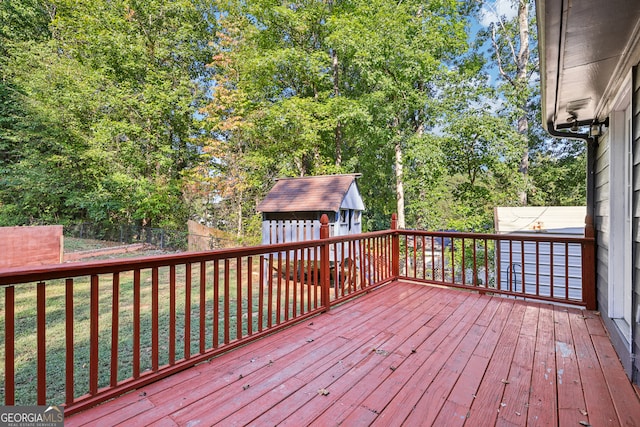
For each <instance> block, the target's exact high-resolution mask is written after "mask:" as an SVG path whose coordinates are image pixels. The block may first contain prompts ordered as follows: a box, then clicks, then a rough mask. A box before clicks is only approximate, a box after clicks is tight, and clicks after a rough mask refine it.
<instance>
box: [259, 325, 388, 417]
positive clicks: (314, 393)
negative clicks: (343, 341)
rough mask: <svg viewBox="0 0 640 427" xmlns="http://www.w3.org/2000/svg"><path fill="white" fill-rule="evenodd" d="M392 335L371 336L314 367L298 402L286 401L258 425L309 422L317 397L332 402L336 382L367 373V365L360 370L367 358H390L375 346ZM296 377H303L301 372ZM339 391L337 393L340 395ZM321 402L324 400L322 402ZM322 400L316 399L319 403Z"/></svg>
mask: <svg viewBox="0 0 640 427" xmlns="http://www.w3.org/2000/svg"><path fill="white" fill-rule="evenodd" d="M388 337H389V335H388V334H385V333H380V334H379V335H377V336H375V337H373V338H371V339H369V340H368V341H366V342H360V343H357V345H356V346H354V347H352V351H351V352H350V353H349V354H343V355H340V357H339V358H336V359H334V360H329V361H327V362H326V363H324V364H323V365H322V366H321V367H311V368H310V369H308V370H306V372H305V375H304V379H303V382H304V383H305V386H304V387H302V388H300V389H299V390H297V391H296V392H295V393H294V395H293V396H295V397H294V398H293V401H294V402H295V404H292V403H290V402H283V403H282V404H280V405H277V406H275V407H273V408H270V409H269V410H268V411H265V413H264V414H263V415H262V416H261V417H259V418H257V419H255V420H254V421H253V422H254V423H255V425H295V426H299V425H307V424H308V423H309V422H310V421H312V420H313V418H315V415H316V413H317V409H314V404H310V402H312V401H313V400H314V399H318V400H322V402H331V401H332V400H333V399H334V397H335V396H334V397H331V390H332V385H333V384H334V382H335V381H337V380H338V379H339V378H341V377H342V376H343V375H347V374H349V375H353V378H354V380H355V381H357V380H358V379H359V378H360V377H361V376H362V375H366V373H367V371H368V370H367V368H366V367H364V368H363V369H362V372H359V371H358V367H361V366H362V365H363V363H364V364H367V360H372V359H374V358H375V359H374V360H375V361H376V362H377V363H387V361H386V360H385V359H386V358H384V357H382V356H380V355H377V354H376V353H375V352H374V351H371V349H373V348H377V347H378V346H379V345H380V344H382V343H384V342H385V341H386V340H387V339H388ZM296 378H298V379H300V375H297V376H296ZM322 389H324V390H327V391H329V394H328V395H322V394H319V393H318V391H319V390H322ZM338 394H339V393H338V392H336V396H337V395H338ZM322 402H320V403H322ZM318 403H319V402H318V401H316V405H317V404H318Z"/></svg>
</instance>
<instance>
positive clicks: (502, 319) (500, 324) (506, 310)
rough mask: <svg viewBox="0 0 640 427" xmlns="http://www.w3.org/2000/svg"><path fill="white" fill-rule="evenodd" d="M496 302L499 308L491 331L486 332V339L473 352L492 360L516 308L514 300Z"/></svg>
mask: <svg viewBox="0 0 640 427" xmlns="http://www.w3.org/2000/svg"><path fill="white" fill-rule="evenodd" d="M494 300H496V301H498V302H499V306H498V308H497V309H496V311H495V314H494V316H493V318H492V319H491V323H490V324H489V329H487V332H485V336H484V339H483V340H482V341H481V342H480V343H479V344H478V346H477V347H476V349H475V350H474V352H473V353H474V354H476V355H478V356H482V357H486V358H491V355H492V354H493V352H494V351H495V347H496V343H497V342H498V340H499V339H500V335H502V331H503V330H504V327H505V325H506V324H507V321H508V319H509V316H510V315H511V311H512V310H513V306H514V300H510V299H505V298H494Z"/></svg>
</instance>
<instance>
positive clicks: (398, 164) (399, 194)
mask: <svg viewBox="0 0 640 427" xmlns="http://www.w3.org/2000/svg"><path fill="white" fill-rule="evenodd" d="M399 136H400V135H398V139H397V140H396V144H395V152H396V159H395V169H396V201H397V210H398V212H397V213H398V228H405V220H404V177H403V171H402V168H403V165H402V144H401V138H400V137H399Z"/></svg>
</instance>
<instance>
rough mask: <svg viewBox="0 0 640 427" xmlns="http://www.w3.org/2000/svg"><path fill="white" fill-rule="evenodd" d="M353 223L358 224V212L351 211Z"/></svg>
mask: <svg viewBox="0 0 640 427" xmlns="http://www.w3.org/2000/svg"><path fill="white" fill-rule="evenodd" d="M353 223H354V224H360V211H353Z"/></svg>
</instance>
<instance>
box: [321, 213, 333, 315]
mask: <svg viewBox="0 0 640 427" xmlns="http://www.w3.org/2000/svg"><path fill="white" fill-rule="evenodd" d="M328 238H329V216H327V214H322V216H321V217H320V240H324V239H328ZM329 258H330V255H329V244H328V243H323V244H322V246H321V247H320V295H321V301H320V302H321V304H322V306H323V307H324V311H329V308H330V306H331V304H330V301H329V299H330V292H329V288H330V286H331V278H330V275H331V270H330V267H329Z"/></svg>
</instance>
